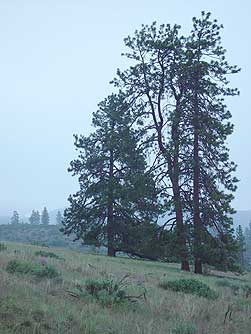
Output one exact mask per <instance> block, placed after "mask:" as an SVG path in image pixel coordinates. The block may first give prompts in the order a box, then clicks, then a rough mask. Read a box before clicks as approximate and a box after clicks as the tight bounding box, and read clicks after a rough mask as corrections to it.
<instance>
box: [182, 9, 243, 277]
mask: <svg viewBox="0 0 251 334" xmlns="http://www.w3.org/2000/svg"><path fill="white" fill-rule="evenodd" d="M221 28H222V26H219V25H218V24H217V21H216V20H214V21H210V13H207V14H206V13H204V12H202V16H201V18H199V19H197V18H193V29H192V31H191V34H190V35H189V37H188V38H187V39H186V42H185V46H186V73H187V75H188V77H189V80H186V96H185V102H184V106H185V111H186V113H185V120H186V128H184V132H183V134H185V135H186V136H187V138H188V141H187V144H186V147H185V149H186V154H187V157H188V159H187V161H186V167H185V170H186V173H187V174H188V175H189V173H191V175H192V182H191V185H190V189H191V191H190V194H189V196H191V197H192V210H191V215H192V219H193V231H194V233H193V240H194V243H193V246H194V247H193V251H194V259H195V273H202V262H203V260H205V258H204V259H203V244H204V243H205V240H206V238H207V237H205V236H204V235H205V234H208V233H210V231H211V230H212V229H214V232H213V233H211V237H214V238H215V235H219V236H220V238H221V234H226V233H231V218H230V216H231V214H233V213H234V210H233V209H232V208H231V200H232V199H233V195H232V192H233V191H235V189H236V185H235V183H236V181H237V179H236V178H235V177H233V176H232V172H234V171H235V168H236V165H235V164H234V163H233V162H231V161H230V160H229V153H228V151H229V150H228V148H227V147H226V138H227V136H228V135H230V134H231V133H232V131H233V125H232V124H231V123H230V121H229V119H230V118H231V114H230V112H229V111H228V110H227V108H226V105H225V104H224V96H233V95H236V94H238V91H237V90H236V89H231V88H229V87H228V81H227V75H230V74H234V73H237V72H238V71H239V69H238V68H237V67H236V66H231V65H229V64H228V63H227V61H226V59H225V53H226V50H225V49H223V47H222V46H221V38H220V30H221ZM191 166H193V169H192V171H191ZM188 189H189V188H188ZM223 239H224V238H223ZM204 254H205V252H204Z"/></svg>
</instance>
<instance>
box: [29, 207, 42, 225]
mask: <svg viewBox="0 0 251 334" xmlns="http://www.w3.org/2000/svg"><path fill="white" fill-rule="evenodd" d="M29 221H30V224H35V225H39V224H40V214H39V211H36V210H32V213H31V216H30V218H29Z"/></svg>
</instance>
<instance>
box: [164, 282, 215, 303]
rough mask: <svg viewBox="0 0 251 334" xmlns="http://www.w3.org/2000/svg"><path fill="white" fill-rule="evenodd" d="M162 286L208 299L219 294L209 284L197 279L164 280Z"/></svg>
mask: <svg viewBox="0 0 251 334" xmlns="http://www.w3.org/2000/svg"><path fill="white" fill-rule="evenodd" d="M160 287H161V288H163V289H165V290H173V291H177V292H183V293H189V294H193V295H196V296H199V297H204V298H207V299H216V298H217V297H218V294H217V293H216V292H215V291H214V290H212V289H211V288H210V287H209V286H208V285H207V284H205V283H203V282H200V281H198V280H196V279H179V280H174V281H164V282H161V283H160Z"/></svg>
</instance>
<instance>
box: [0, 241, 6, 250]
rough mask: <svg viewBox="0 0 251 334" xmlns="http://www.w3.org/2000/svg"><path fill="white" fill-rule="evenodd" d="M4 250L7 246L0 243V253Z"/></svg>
mask: <svg viewBox="0 0 251 334" xmlns="http://www.w3.org/2000/svg"><path fill="white" fill-rule="evenodd" d="M6 249H7V246H6V245H5V244H4V243H2V242H0V252H2V251H4V250H6Z"/></svg>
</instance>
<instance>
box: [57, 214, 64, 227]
mask: <svg viewBox="0 0 251 334" xmlns="http://www.w3.org/2000/svg"><path fill="white" fill-rule="evenodd" d="M62 220H63V217H62V214H61V212H60V211H58V212H57V216H56V224H57V225H61V224H62Z"/></svg>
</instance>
